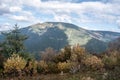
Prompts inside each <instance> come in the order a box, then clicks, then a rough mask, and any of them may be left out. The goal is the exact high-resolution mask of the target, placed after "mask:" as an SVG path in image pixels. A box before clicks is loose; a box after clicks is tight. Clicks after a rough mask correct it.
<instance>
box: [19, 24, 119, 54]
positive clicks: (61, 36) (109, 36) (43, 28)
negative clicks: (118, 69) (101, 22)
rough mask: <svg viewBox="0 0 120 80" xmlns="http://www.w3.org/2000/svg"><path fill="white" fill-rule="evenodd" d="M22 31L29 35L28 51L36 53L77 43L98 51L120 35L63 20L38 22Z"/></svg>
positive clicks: (102, 49) (92, 50)
mask: <svg viewBox="0 0 120 80" xmlns="http://www.w3.org/2000/svg"><path fill="white" fill-rule="evenodd" d="M21 32H22V33H24V34H26V35H28V36H29V39H28V40H27V41H26V42H25V45H26V47H27V50H28V51H30V52H34V53H36V52H39V51H41V50H45V48H47V47H52V48H54V49H56V50H60V49H61V48H63V47H64V46H66V45H75V44H77V43H79V44H80V45H81V46H85V47H86V49H87V50H88V51H90V52H97V53H98V52H103V51H104V50H105V49H106V47H107V43H108V42H109V41H111V40H114V39H115V38H117V37H119V36H120V33H115V32H108V31H91V30H85V29H83V28H80V27H78V26H76V25H74V24H70V23H63V22H46V23H38V24H34V25H31V26H28V27H26V28H23V29H21Z"/></svg>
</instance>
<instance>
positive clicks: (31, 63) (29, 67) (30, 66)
mask: <svg viewBox="0 0 120 80" xmlns="http://www.w3.org/2000/svg"><path fill="white" fill-rule="evenodd" d="M37 64H38V62H37V61H35V60H28V61H27V64H26V66H25V69H24V71H25V72H26V74H27V75H28V74H30V75H31V76H32V75H34V74H36V73H37Z"/></svg>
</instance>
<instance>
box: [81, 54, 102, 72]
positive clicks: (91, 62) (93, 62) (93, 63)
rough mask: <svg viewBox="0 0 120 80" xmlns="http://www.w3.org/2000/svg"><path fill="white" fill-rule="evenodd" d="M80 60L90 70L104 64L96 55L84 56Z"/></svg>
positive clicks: (99, 67)
mask: <svg viewBox="0 0 120 80" xmlns="http://www.w3.org/2000/svg"><path fill="white" fill-rule="evenodd" d="M82 62H83V64H84V65H85V66H86V67H87V68H88V69H92V70H98V69H101V68H103V66H104V64H103V63H102V60H101V59H99V58H98V57H96V56H89V57H86V58H85V59H84V60H83V61H82Z"/></svg>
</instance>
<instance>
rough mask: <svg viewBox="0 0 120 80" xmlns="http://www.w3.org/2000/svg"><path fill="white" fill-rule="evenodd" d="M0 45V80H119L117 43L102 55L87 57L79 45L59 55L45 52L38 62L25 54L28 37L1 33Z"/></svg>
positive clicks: (119, 49) (64, 49)
mask: <svg viewBox="0 0 120 80" xmlns="http://www.w3.org/2000/svg"><path fill="white" fill-rule="evenodd" d="M4 35H5V41H3V42H1V45H0V77H1V78H0V80H10V79H12V80H27V79H28V80H119V79H120V53H119V52H120V47H119V46H120V44H118V43H120V39H117V40H116V41H115V42H112V43H110V45H109V46H110V47H109V48H108V50H106V52H104V53H101V54H90V53H89V52H87V51H86V50H85V48H84V47H80V45H79V44H77V45H74V46H66V47H65V48H63V49H62V50H60V51H59V52H57V51H55V50H54V49H52V48H47V49H46V50H45V51H42V52H40V56H39V60H36V59H35V58H34V57H31V55H30V54H29V53H28V52H26V51H25V47H24V40H26V39H27V38H28V37H27V36H26V35H23V34H21V33H20V31H19V29H18V28H17V25H15V30H13V31H11V32H9V33H4Z"/></svg>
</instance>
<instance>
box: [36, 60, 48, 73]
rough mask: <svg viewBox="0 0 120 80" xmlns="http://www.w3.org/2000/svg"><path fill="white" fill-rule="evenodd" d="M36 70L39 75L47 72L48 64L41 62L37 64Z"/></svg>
mask: <svg viewBox="0 0 120 80" xmlns="http://www.w3.org/2000/svg"><path fill="white" fill-rule="evenodd" d="M37 70H38V72H39V73H42V72H45V73H46V72H48V64H47V63H46V62H45V61H43V60H41V61H40V62H38V65H37Z"/></svg>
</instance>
